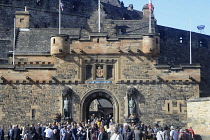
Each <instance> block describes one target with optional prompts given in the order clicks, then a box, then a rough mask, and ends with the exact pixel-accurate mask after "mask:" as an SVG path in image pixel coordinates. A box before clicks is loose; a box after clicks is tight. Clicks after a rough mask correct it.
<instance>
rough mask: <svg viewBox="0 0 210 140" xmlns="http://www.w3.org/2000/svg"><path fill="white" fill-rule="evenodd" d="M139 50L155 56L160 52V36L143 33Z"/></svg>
mask: <svg viewBox="0 0 210 140" xmlns="http://www.w3.org/2000/svg"><path fill="white" fill-rule="evenodd" d="M141 51H142V52H143V53H144V54H148V55H152V56H157V55H159V53H160V37H159V36H158V35H156V34H146V35H143V45H142V49H141Z"/></svg>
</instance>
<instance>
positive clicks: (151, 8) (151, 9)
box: [148, 0, 154, 11]
mask: <svg viewBox="0 0 210 140" xmlns="http://www.w3.org/2000/svg"><path fill="white" fill-rule="evenodd" d="M148 7H149V10H150V11H153V10H154V7H153V5H152V0H149V4H148Z"/></svg>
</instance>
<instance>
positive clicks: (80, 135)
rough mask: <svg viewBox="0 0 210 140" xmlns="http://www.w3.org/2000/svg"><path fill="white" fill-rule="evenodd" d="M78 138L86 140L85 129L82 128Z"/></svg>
mask: <svg viewBox="0 0 210 140" xmlns="http://www.w3.org/2000/svg"><path fill="white" fill-rule="evenodd" d="M78 137H79V140H86V129H85V128H82V130H81V131H80V133H79V135H78Z"/></svg>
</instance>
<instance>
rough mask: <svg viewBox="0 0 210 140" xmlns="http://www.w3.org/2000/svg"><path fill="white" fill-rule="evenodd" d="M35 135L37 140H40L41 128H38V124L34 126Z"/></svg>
mask: <svg viewBox="0 0 210 140" xmlns="http://www.w3.org/2000/svg"><path fill="white" fill-rule="evenodd" d="M35 130H36V134H37V140H42V128H41V126H40V123H38V124H37V126H35Z"/></svg>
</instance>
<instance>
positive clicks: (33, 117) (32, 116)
mask: <svg viewBox="0 0 210 140" xmlns="http://www.w3.org/2000/svg"><path fill="white" fill-rule="evenodd" d="M35 116H36V110H35V109H32V111H31V118H32V119H35Z"/></svg>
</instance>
